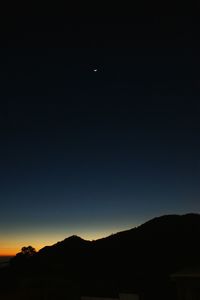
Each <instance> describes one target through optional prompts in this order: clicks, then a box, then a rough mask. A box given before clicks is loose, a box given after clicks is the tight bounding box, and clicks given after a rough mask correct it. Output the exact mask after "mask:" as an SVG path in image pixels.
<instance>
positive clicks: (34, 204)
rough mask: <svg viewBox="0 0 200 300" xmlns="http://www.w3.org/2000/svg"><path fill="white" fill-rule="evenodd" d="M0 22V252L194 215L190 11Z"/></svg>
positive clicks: (194, 61) (198, 130) (199, 78)
mask: <svg viewBox="0 0 200 300" xmlns="http://www.w3.org/2000/svg"><path fill="white" fill-rule="evenodd" d="M2 24H3V25H4V26H1V49H0V52H1V55H0V66H1V68H0V99H1V109H0V114H1V115H0V254H1V255H2V254H11V253H16V251H19V250H20V248H21V247H22V246H26V245H29V244H31V245H32V246H34V247H36V249H37V250H38V249H39V248H41V247H42V246H44V245H50V244H52V243H55V242H57V241H58V240H62V239H64V238H66V237H68V236H69V235H72V234H77V235H80V236H82V237H83V238H86V239H96V238H99V237H103V236H106V235H109V234H111V233H114V232H117V231H120V230H124V229H128V228H132V227H134V226H137V225H139V224H141V223H143V222H144V221H147V220H148V219H150V218H152V217H155V216H159V215H163V214H183V213H188V212H199V210H200V198H199V196H200V185H199V180H200V157H199V155H200V100H199V99H200V98H199V96H200V75H199V70H200V37H199V24H198V20H197V18H194V17H193V18H192V17H190V16H184V17H183V16H159V17H158V16H154V17H153V16H151V17H150V16H147V15H145V16H135V15H134V16H131V14H129V16H127V17H126V16H121V17H120V16H118V17H115V16H112V17H108V16H105V17H104V18H101V17H90V18H84V17H82V18H81V17H80V16H79V17H76V16H73V17H71V18H70V17H69V16H68V17H66V16H64V15H60V16H58V15H57V16H53V15H52V16H47V15H46V16H45V17H44V16H37V17H36V16H33V15H32V16H26V17H15V18H12V20H10V19H9V20H7V19H6V21H5V20H3V21H2ZM95 69H97V72H94V70H95Z"/></svg>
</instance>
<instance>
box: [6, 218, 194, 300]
mask: <svg viewBox="0 0 200 300" xmlns="http://www.w3.org/2000/svg"><path fill="white" fill-rule="evenodd" d="M199 238H200V215H199V214H187V215H183V216H179V215H167V216H161V217H158V218H155V219H152V220H150V221H148V222H146V223H144V224H143V225H141V226H138V227H136V228H133V229H130V230H127V231H122V232H119V233H116V234H113V235H111V236H108V237H106V238H103V239H99V240H96V241H86V240H83V239H81V238H80V237H78V236H71V237H69V238H67V239H65V240H63V241H62V242H58V243H56V244H55V245H53V246H48V247H44V248H43V249H41V250H40V251H39V252H38V253H36V254H35V255H34V256H33V257H31V258H29V259H25V260H20V259H18V258H17V257H15V258H14V259H12V260H11V267H10V270H9V274H10V276H12V277H13V278H15V279H13V281H12V282H13V284H15V285H17V284H16V281H20V280H21V281H23V280H24V278H26V279H27V278H31V280H33V279H34V280H35V281H36V282H39V281H40V284H42V283H41V282H43V283H44V281H45V280H47V279H48V282H51V286H57V284H58V282H63V285H62V284H61V285H62V286H65V287H66V286H69V291H71V292H69V294H70V293H71V294H72V295H74V297H75V298H74V299H78V298H79V297H80V295H83V294H87V295H89V294H91V295H99V296H101V295H110V296H112V295H117V294H118V293H119V292H121V291H128V292H137V293H140V294H141V295H143V299H161V298H162V299H169V298H170V299H175V298H173V297H175V289H174V283H173V282H172V281H171V279H170V275H171V274H172V273H174V272H176V271H178V270H180V269H182V268H184V267H187V266H193V265H195V266H197V265H200V255H199V253H200V243H199ZM8 278H9V276H8ZM19 278H20V279H19ZM63 280H64V281H63ZM37 284H38V283H37ZM37 284H36V286H37ZM25 285H26V284H25ZM58 289H59V288H58ZM75 294H76V295H75ZM161 295H162V297H161ZM76 297H77V298H76ZM38 299H39V298H38ZM49 299H50V298H49ZM70 299H72V297H71V298H70Z"/></svg>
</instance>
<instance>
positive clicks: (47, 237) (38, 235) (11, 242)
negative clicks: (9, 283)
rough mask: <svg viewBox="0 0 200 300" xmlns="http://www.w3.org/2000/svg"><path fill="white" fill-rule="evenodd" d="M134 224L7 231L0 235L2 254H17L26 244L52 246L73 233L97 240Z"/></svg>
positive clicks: (37, 248)
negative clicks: (20, 231) (21, 231)
mask: <svg viewBox="0 0 200 300" xmlns="http://www.w3.org/2000/svg"><path fill="white" fill-rule="evenodd" d="M133 227H134V226H133V224H131V225H129V224H127V225H125V226H119V227H118V226H109V227H107V228H104V229H102V228H101V229H100V228H96V230H95V229H94V228H93V229H91V228H84V229H82V230H80V229H79V230H77V231H76V230H74V231H73V232H72V231H68V232H66V231H65V230H63V229H61V228H59V229H57V230H55V229H54V230H53V229H47V230H41V231H40V232H37V231H34V232H28V233H27V232H26V233H17V232H16V233H15V234H14V233H10V234H9V233H8V232H7V233H6V234H4V235H0V256H15V255H16V254H17V253H18V252H20V251H21V248H22V247H24V246H29V245H30V246H32V247H34V248H35V249H36V251H39V250H40V249H41V248H43V247H45V246H51V245H53V244H55V243H57V242H59V241H62V240H64V239H66V238H68V237H69V236H71V235H78V236H80V237H81V238H83V239H85V240H97V239H100V238H103V237H106V236H109V235H111V234H112V233H116V232H119V231H122V230H126V229H130V228H133Z"/></svg>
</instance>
